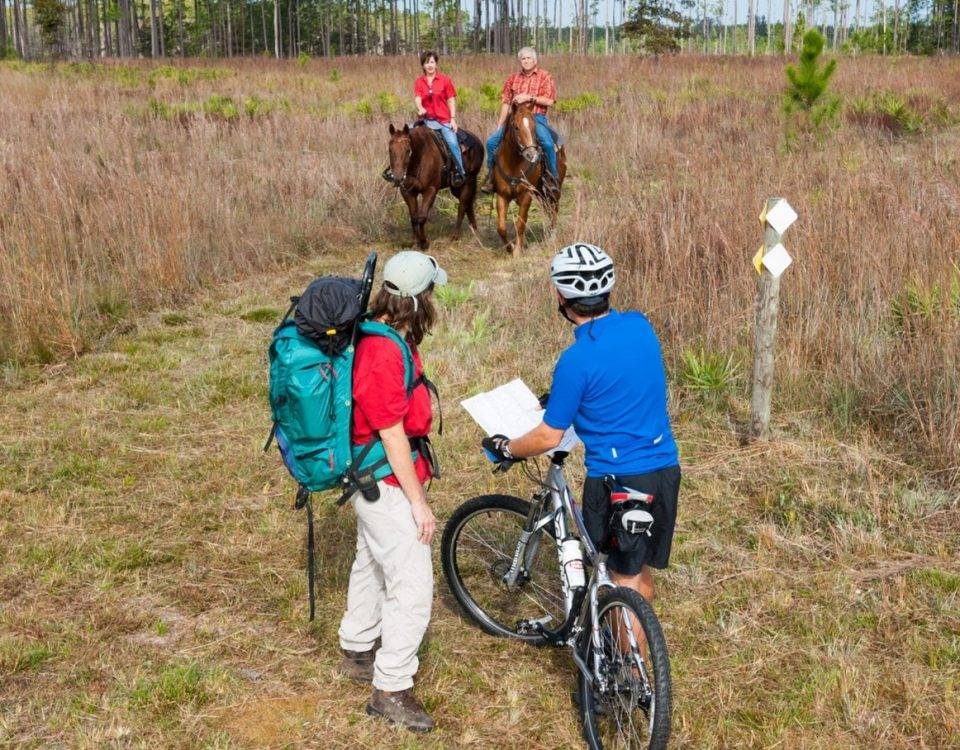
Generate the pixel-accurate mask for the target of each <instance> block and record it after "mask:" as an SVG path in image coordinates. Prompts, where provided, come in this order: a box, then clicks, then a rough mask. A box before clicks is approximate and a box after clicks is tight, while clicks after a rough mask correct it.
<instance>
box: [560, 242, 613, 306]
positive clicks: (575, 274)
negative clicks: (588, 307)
mask: <svg viewBox="0 0 960 750" xmlns="http://www.w3.org/2000/svg"><path fill="white" fill-rule="evenodd" d="M550 278H551V280H552V281H553V285H554V286H555V287H556V288H557V291H558V292H560V294H561V296H562V297H563V298H564V299H584V298H586V297H601V296H604V295H607V294H609V293H610V290H611V289H613V284H614V282H615V281H616V279H617V276H616V274H615V273H614V271H613V261H612V260H610V256H609V255H607V254H606V253H605V252H604V251H603V250H602V249H601V248H599V247H597V246H596V245H591V244H589V243H587V242H574V243H573V244H572V245H567V246H566V247H565V248H563V249H562V250H561V251H560V252H558V253H557V254H556V255H555V256H553V263H551V264H550Z"/></svg>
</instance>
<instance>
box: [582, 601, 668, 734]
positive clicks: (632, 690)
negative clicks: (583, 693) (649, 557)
mask: <svg viewBox="0 0 960 750" xmlns="http://www.w3.org/2000/svg"><path fill="white" fill-rule="evenodd" d="M637 618H638V615H637V613H636V612H634V610H633V608H632V607H631V606H628V605H625V604H622V603H614V604H613V606H608V607H606V608H605V609H604V610H603V611H601V612H600V631H599V649H600V650H599V655H600V660H601V663H600V671H601V677H602V679H603V680H604V684H603V690H602V691H598V692H597V694H596V696H597V698H596V699H597V700H598V701H599V708H600V713H599V714H598V715H597V716H596V718H595V724H596V726H597V729H598V731H599V732H600V735H601V737H604V738H605V739H604V740H603V742H604V747H605V748H606V747H610V748H613V747H616V748H642V747H646V744H647V742H648V741H649V739H650V737H651V736H652V734H653V728H654V716H655V711H656V702H655V699H656V696H655V694H654V691H653V684H654V683H653V681H652V675H650V674H648V672H647V669H648V661H647V659H646V658H645V657H644V655H643V646H644V645H646V636H645V634H644V633H643V630H642V629H641V626H640V622H639V620H638V619H637ZM591 648H593V649H596V648H597V646H596V645H593V646H592V647H591ZM591 663H592V657H591ZM649 666H652V665H649Z"/></svg>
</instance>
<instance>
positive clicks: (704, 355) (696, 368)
mask: <svg viewBox="0 0 960 750" xmlns="http://www.w3.org/2000/svg"><path fill="white" fill-rule="evenodd" d="M739 372H740V367H739V365H738V364H737V362H736V360H735V359H734V357H733V355H732V354H731V355H728V356H724V355H723V354H720V353H718V352H709V351H706V350H705V349H702V348H701V349H699V350H697V351H694V350H692V349H687V350H686V351H684V353H683V356H682V362H681V367H680V384H681V386H682V387H683V388H685V389H686V390H688V391H690V392H692V393H693V394H695V395H696V396H697V397H698V398H700V399H702V400H705V401H707V402H710V403H714V404H716V403H718V402H719V401H721V400H722V399H723V398H724V397H726V395H727V393H728V392H729V391H730V389H731V388H732V386H733V383H734V382H735V380H736V379H737V376H738V375H739Z"/></svg>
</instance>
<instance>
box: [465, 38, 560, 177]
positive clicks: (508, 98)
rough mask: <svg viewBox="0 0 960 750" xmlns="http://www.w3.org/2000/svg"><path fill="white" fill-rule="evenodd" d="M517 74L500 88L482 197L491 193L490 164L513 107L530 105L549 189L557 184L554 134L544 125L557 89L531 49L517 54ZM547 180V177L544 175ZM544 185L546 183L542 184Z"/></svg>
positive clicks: (488, 143)
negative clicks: (498, 112)
mask: <svg viewBox="0 0 960 750" xmlns="http://www.w3.org/2000/svg"><path fill="white" fill-rule="evenodd" d="M517 58H518V59H519V60H520V70H519V71H518V72H516V73H513V74H512V75H511V76H510V77H509V78H508V79H507V81H506V83H504V84H503V90H502V91H501V92H500V116H499V117H498V118H497V127H496V128H495V129H494V131H493V133H492V134H491V135H490V137H489V138H488V139H487V179H486V181H485V182H484V183H483V185H482V186H481V187H480V189H481V190H482V191H483V192H484V193H492V192H493V164H494V160H495V158H496V154H497V147H498V146H499V145H500V141H502V140H503V133H504V129H505V126H506V123H507V118H508V117H510V108H511V106H512V105H514V104H525V103H527V102H531V103H532V104H533V113H534V119H535V120H536V123H537V140H538V141H539V142H540V147H541V148H542V149H543V156H544V161H545V162H546V166H547V173H548V175H549V178H550V182H552V185H550V187H552V186H554V185H556V184H557V150H556V147H555V146H554V141H553V133H552V132H551V131H550V128H549V127H548V125H547V110H548V109H549V108H550V107H552V106H553V103H554V102H555V101H556V100H557V85H556V83H554V81H553V76H551V75H550V74H549V73H548V72H547V71H545V70H544V69H543V68H541V67H540V66H539V65H538V63H537V51H536V50H535V49H534V48H533V47H524V48H523V49H521V50H520V51H519V52H518V53H517ZM545 177H546V175H545ZM544 182H545V183H546V182H547V180H544Z"/></svg>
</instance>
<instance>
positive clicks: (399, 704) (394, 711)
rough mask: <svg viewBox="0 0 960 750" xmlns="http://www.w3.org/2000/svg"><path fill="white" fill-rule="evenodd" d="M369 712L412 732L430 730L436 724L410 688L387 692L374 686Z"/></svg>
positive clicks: (368, 706) (368, 705)
mask: <svg viewBox="0 0 960 750" xmlns="http://www.w3.org/2000/svg"><path fill="white" fill-rule="evenodd" d="M367 713H368V714H370V715H371V716H382V717H383V718H384V719H386V720H387V721H389V722H390V723H391V724H399V725H400V726H402V727H406V728H407V729H409V730H410V731H411V732H429V731H432V730H433V728H434V727H435V726H436V723H435V722H434V720H433V719H431V718H430V714H428V713H427V712H426V711H425V710H424V708H423V704H421V703H420V701H418V700H417V699H416V696H414V694H413V690H410V689H407V690H397V691H395V692H387V691H386V690H377V688H374V689H373V695H372V696H370V702H369V703H367Z"/></svg>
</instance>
